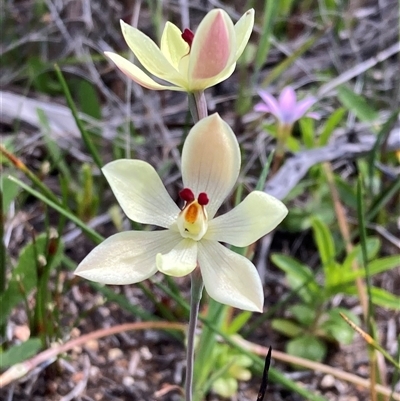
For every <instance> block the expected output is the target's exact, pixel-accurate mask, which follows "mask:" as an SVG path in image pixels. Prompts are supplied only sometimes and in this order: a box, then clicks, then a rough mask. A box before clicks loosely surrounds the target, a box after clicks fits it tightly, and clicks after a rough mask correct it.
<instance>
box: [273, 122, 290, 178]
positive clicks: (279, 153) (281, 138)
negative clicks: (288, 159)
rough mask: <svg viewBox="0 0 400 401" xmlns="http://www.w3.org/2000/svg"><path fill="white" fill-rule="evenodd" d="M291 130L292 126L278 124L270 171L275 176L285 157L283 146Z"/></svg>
mask: <svg viewBox="0 0 400 401" xmlns="http://www.w3.org/2000/svg"><path fill="white" fill-rule="evenodd" d="M292 128H293V125H292V124H284V123H283V124H282V123H280V122H278V128H277V132H276V150H275V157H274V162H273V164H272V169H271V172H272V174H275V173H276V172H277V171H278V169H279V167H280V166H281V164H282V161H283V157H284V155H285V145H286V142H287V140H288V138H289V137H290V135H291V134H292Z"/></svg>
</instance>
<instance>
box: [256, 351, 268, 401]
mask: <svg viewBox="0 0 400 401" xmlns="http://www.w3.org/2000/svg"><path fill="white" fill-rule="evenodd" d="M271 353H272V348H271V347H269V349H268V353H267V356H266V357H265V364H264V372H263V375H262V379H261V385H260V390H258V396H257V401H263V400H264V398H265V394H266V392H267V386H268V372H269V365H270V364H271Z"/></svg>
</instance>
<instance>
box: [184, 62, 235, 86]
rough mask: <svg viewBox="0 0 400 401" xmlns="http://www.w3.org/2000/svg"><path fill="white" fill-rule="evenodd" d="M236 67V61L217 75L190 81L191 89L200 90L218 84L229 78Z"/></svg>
mask: <svg viewBox="0 0 400 401" xmlns="http://www.w3.org/2000/svg"><path fill="white" fill-rule="evenodd" d="M235 68H236V63H233V64H231V65H228V66H226V68H225V69H224V70H223V71H221V72H220V73H219V74H218V75H216V76H215V77H212V78H208V79H193V80H191V82H190V89H191V90H192V91H200V90H204V89H206V88H209V87H210V86H214V85H217V84H219V83H220V82H222V81H225V79H228V78H229V77H230V76H231V75H232V74H233V72H234V71H235ZM181 71H182V70H181Z"/></svg>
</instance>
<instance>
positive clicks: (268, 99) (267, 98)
mask: <svg viewBox="0 0 400 401" xmlns="http://www.w3.org/2000/svg"><path fill="white" fill-rule="evenodd" d="M258 94H259V95H260V97H261V99H262V100H263V101H264V102H265V104H266V105H267V107H268V108H269V112H270V113H271V114H273V115H274V116H275V117H276V118H277V119H278V120H280V118H281V110H280V108H279V104H278V102H277V100H276V99H275V98H274V97H273V96H272V95H271V94H269V93H268V92H267V91H259V92H258Z"/></svg>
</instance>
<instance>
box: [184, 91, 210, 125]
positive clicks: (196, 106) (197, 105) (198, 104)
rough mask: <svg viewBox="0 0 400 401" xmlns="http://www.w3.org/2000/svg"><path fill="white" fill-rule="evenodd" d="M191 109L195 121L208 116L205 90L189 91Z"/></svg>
mask: <svg viewBox="0 0 400 401" xmlns="http://www.w3.org/2000/svg"><path fill="white" fill-rule="evenodd" d="M188 99H189V110H190V113H191V114H192V117H193V121H194V123H197V122H198V121H199V120H201V119H202V118H205V117H207V115H208V111H207V102H206V97H205V96H204V92H203V91H199V92H193V93H188Z"/></svg>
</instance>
